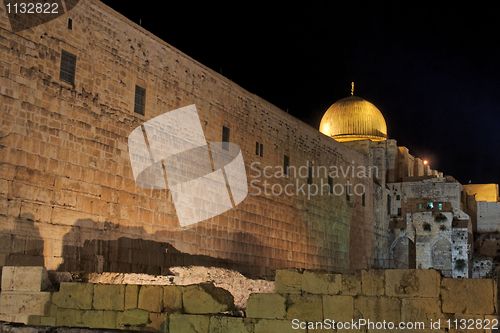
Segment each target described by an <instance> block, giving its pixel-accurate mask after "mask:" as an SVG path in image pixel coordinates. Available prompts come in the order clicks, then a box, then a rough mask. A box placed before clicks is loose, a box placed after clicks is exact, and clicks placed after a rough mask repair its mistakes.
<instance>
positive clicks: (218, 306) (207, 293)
mask: <svg viewBox="0 0 500 333" xmlns="http://www.w3.org/2000/svg"><path fill="white" fill-rule="evenodd" d="M182 303H183V305H184V311H185V312H186V313H192V314H208V313H214V314H215V313H220V312H224V311H228V310H231V309H233V308H234V298H233V295H231V293H230V292H229V291H227V290H225V289H222V288H217V287H215V286H214V285H213V284H208V283H204V284H196V285H191V286H186V287H185V288H184V291H183V293H182Z"/></svg>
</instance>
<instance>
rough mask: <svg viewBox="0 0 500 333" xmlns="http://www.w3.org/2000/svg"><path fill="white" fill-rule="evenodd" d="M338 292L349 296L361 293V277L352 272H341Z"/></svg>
mask: <svg viewBox="0 0 500 333" xmlns="http://www.w3.org/2000/svg"><path fill="white" fill-rule="evenodd" d="M340 293H341V294H342V295H351V296H354V295H359V294H361V277H360V276H359V275H354V274H343V275H342V288H341V291H340Z"/></svg>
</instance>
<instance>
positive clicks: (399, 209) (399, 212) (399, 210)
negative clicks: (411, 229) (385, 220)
mask: <svg viewBox="0 0 500 333" xmlns="http://www.w3.org/2000/svg"><path fill="white" fill-rule="evenodd" d="M398 216H401V207H398Z"/></svg>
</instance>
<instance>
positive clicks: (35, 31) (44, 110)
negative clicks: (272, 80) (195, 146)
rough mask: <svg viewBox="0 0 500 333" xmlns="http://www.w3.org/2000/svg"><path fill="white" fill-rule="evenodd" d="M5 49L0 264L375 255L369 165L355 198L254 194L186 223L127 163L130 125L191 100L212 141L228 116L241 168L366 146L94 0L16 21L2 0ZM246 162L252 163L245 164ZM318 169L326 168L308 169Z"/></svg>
mask: <svg viewBox="0 0 500 333" xmlns="http://www.w3.org/2000/svg"><path fill="white" fill-rule="evenodd" d="M69 18H71V19H72V29H71V30H69V29H68V26H67V20H68V19H69ZM63 50H65V51H67V52H70V53H72V54H74V55H75V56H76V59H77V60H76V76H75V83H74V85H72V84H68V83H66V82H64V81H62V80H60V78H59V75H60V74H59V72H60V63H61V52H62V51H63ZM0 59H1V60H0V105H1V113H0V144H1V145H0V152H1V153H0V266H1V265H5V264H8V265H40V264H44V265H45V266H46V267H47V268H49V269H61V270H86V271H89V270H94V271H101V270H112V271H120V272H122V271H130V272H151V273H154V272H156V273H159V272H161V267H165V266H168V265H170V264H172V261H175V260H177V261H178V262H175V263H174V264H177V265H179V264H180V265H182V264H192V263H198V264H210V265H214V264H215V265H226V266H231V267H233V268H237V269H239V270H241V271H245V272H247V273H251V274H269V273H270V271H272V270H273V269H275V268H283V267H305V268H328V269H335V270H339V271H341V270H347V269H350V268H363V267H367V265H369V264H370V263H371V262H372V261H373V258H372V255H373V247H374V243H373V237H374V236H373V234H374V232H373V225H374V218H373V215H374V214H373V211H374V205H375V204H376V202H375V200H374V198H373V197H372V192H373V186H374V185H373V181H372V180H371V179H351V180H352V182H354V183H356V182H359V183H363V184H364V185H365V186H366V188H367V192H366V197H365V199H364V202H362V198H361V197H359V196H353V197H352V198H349V200H347V198H346V196H345V195H341V196H330V195H326V196H325V195H323V196H313V197H312V198H308V197H307V196H304V195H301V194H299V195H292V196H287V195H264V194H260V195H249V196H248V197H247V198H246V199H245V200H244V201H243V202H242V203H241V204H240V205H239V206H238V207H237V208H236V209H233V210H230V211H228V212H226V213H224V214H222V215H220V216H217V217H214V218H211V219H209V220H206V221H203V222H201V223H198V224H197V225H195V226H194V227H192V228H188V229H181V228H180V227H179V222H178V219H177V216H176V214H175V209H174V206H173V203H172V198H171V193H170V192H169V191H168V190H150V189H141V188H139V187H138V186H136V184H135V182H134V179H133V176H132V171H131V165H130V161H129V155H128V148H127V136H128V135H129V134H130V132H131V131H132V130H133V129H134V128H136V127H137V126H139V125H140V124H142V123H143V122H144V121H147V120H148V119H151V118H153V117H155V116H157V115H160V114H163V113H165V112H168V111H170V110H173V109H176V108H179V107H182V106H186V105H190V104H195V105H196V106H197V109H198V112H199V116H200V119H201V124H202V127H203V131H204V133H205V135H206V138H207V140H208V141H221V139H222V127H223V126H226V127H228V128H230V141H231V142H234V143H236V144H238V145H239V146H240V147H241V149H242V152H243V157H244V160H245V163H246V170H247V176H248V177H249V179H250V178H252V177H256V176H255V175H254V174H252V172H253V171H252V170H254V171H255V170H260V169H259V168H263V167H264V166H273V167H276V166H278V167H281V166H282V165H283V159H284V155H287V156H288V157H289V160H290V165H293V166H305V165H307V162H308V161H312V162H314V165H317V166H319V165H327V166H331V165H336V166H343V167H348V166H350V165H364V166H367V165H368V157H367V156H366V155H363V154H361V153H358V152H355V151H353V150H351V149H349V148H348V147H346V146H343V145H342V144H339V143H337V142H335V141H334V140H332V139H330V138H328V137H326V136H324V135H322V134H321V133H319V131H317V130H316V129H315V128H312V127H310V126H308V125H306V124H304V123H302V122H300V121H299V120H297V119H295V118H293V117H291V116H290V115H288V114H287V113H286V112H283V111H281V110H279V109H278V108H276V107H275V106H273V105H272V104H270V103H268V102H266V101H264V100H262V99H261V98H259V97H257V96H255V95H253V94H251V93H249V92H248V91H246V90H244V89H242V88H241V87H239V86H237V85H236V84H234V83H233V82H231V81H229V80H228V79H226V78H224V77H222V76H221V75H219V74H217V73H215V72H214V71H212V70H210V69H208V68H206V67H205V66H203V65H201V64H199V63H198V62H196V61H195V60H193V59H191V58H189V57H188V56H186V55H184V54H183V53H181V52H179V51H178V50H176V49H175V48H173V47H171V46H170V45H168V44H167V43H165V42H163V41H161V40H159V39H158V38H157V37H155V36H153V35H152V34H150V33H149V32H147V31H145V30H144V29H142V28H141V27H139V26H138V25H136V24H134V23H132V22H130V21H129V20H128V19H126V18H125V17H123V16H121V15H120V14H118V13H116V12H114V11H113V10H111V9H110V8H108V7H107V6H105V5H103V4H102V3H100V2H98V1H94V0H89V1H80V3H79V4H78V5H77V6H76V7H75V8H74V9H72V11H70V12H69V13H67V14H65V15H62V16H60V17H58V18H56V19H54V20H52V21H49V22H47V23H45V24H43V25H40V26H36V27H34V28H31V29H28V30H24V31H21V32H18V33H12V32H11V31H10V28H9V22H8V20H7V17H6V13H5V9H4V7H3V6H0ZM263 79H265V78H263ZM136 85H139V86H141V87H143V88H145V89H146V101H145V115H144V116H143V115H141V114H138V113H134V92H135V86H136ZM257 141H258V142H260V143H262V144H263V147H264V154H263V156H262V157H261V156H257V155H256V154H255V144H256V142H257ZM253 162H259V163H260V167H259V166H258V167H256V168H251V163H253ZM348 178H349V177H348ZM320 181H323V182H326V178H325V177H324V176H323V177H322V178H321V177H315V178H314V179H313V182H314V183H315V184H318V183H320ZM335 181H336V182H339V183H340V182H344V181H346V179H335ZM295 182H297V184H298V185H303V184H304V183H305V182H306V179H305V177H302V178H300V177H296V178H294V177H289V178H279V179H272V180H271V183H270V184H269V185H267V188H268V187H270V186H272V185H273V184H281V185H284V184H287V183H295ZM259 186H260V187H259ZM259 186H257V188H258V189H259V188H260V189H261V190H264V189H265V188H266V186H264V185H259ZM172 253H176V254H179V253H180V254H183V255H176V256H171V255H170V254H172ZM191 255H193V256H195V257H193V256H191ZM214 258H215V259H216V260H214Z"/></svg>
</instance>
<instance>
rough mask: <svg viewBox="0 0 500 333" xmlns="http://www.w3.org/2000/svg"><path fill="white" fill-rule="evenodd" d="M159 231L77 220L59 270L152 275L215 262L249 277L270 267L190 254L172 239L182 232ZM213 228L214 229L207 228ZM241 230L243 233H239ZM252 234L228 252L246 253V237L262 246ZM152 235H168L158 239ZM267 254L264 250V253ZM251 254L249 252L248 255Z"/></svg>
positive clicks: (179, 235) (248, 241) (237, 241)
mask: <svg viewBox="0 0 500 333" xmlns="http://www.w3.org/2000/svg"><path fill="white" fill-rule="evenodd" d="M183 232H187V231H176V232H157V233H155V234H153V235H150V234H148V233H146V232H145V231H144V229H143V228H141V227H123V226H121V225H120V226H119V225H116V224H113V223H110V222H105V223H101V222H95V221H93V220H90V219H82V220H77V221H76V223H75V224H74V226H73V227H72V229H71V231H70V232H68V233H67V234H66V235H65V236H64V238H63V244H64V245H63V250H62V257H63V262H62V263H61V264H60V265H59V267H58V268H57V271H64V272H79V273H91V272H97V273H101V272H116V273H145V274H152V275H167V274H171V272H170V271H169V268H170V267H174V266H211V267H220V268H227V269H232V270H236V271H239V272H240V273H242V274H244V275H246V276H248V277H260V276H262V273H263V272H265V271H266V270H265V269H263V267H262V264H261V265H259V264H258V263H249V262H244V261H243V262H240V261H239V260H227V259H222V258H216V257H212V256H208V255H199V254H190V253H186V252H182V251H179V250H178V249H177V248H175V247H174V246H173V245H172V244H171V243H169V241H172V239H176V240H177V239H182V233H183ZM203 232H210V230H203ZM239 234H241V233H239ZM249 237H253V236H251V235H248V234H247V236H243V235H238V236H236V237H232V236H231V235H230V236H229V238H234V239H235V242H233V245H232V247H230V248H228V249H227V252H228V253H235V252H239V253H242V255H243V254H244V251H245V249H244V248H241V249H235V248H234V247H235V246H237V245H235V244H239V241H241V240H242V238H244V239H245V242H246V243H253V244H254V246H257V247H258V242H257V240H256V239H255V238H254V237H253V238H252V239H251V240H250V239H248V238H249ZM152 239H166V240H169V241H158V240H152ZM263 255H264V254H263V253H261V256H263ZM248 256H250V254H247V257H248Z"/></svg>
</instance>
